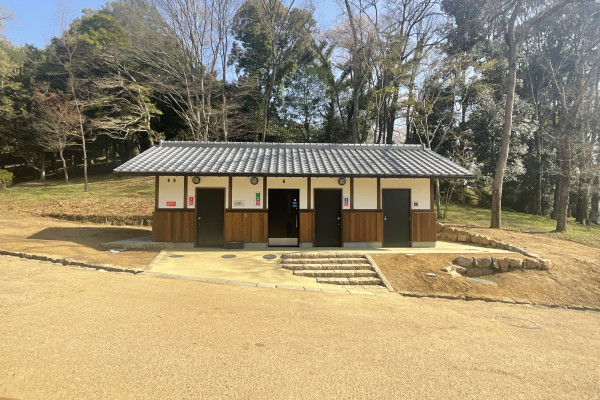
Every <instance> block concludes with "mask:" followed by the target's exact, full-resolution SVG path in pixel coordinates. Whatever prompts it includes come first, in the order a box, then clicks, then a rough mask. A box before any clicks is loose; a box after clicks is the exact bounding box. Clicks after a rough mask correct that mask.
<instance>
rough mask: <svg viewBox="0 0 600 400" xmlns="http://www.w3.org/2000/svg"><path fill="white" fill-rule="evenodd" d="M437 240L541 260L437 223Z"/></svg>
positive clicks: (493, 241)
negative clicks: (478, 246)
mask: <svg viewBox="0 0 600 400" xmlns="http://www.w3.org/2000/svg"><path fill="white" fill-rule="evenodd" d="M437 238H438V239H441V240H447V241H449V242H462V243H473V244H478V245H481V246H486V247H492V248H495V249H501V250H508V251H512V252H515V253H519V254H522V255H524V256H526V257H531V258H538V259H541V258H542V257H540V256H538V255H537V254H534V253H531V252H529V251H527V250H525V249H522V248H520V247H518V246H515V245H512V244H510V243H506V242H501V241H499V240H494V239H491V238H490V237H488V236H484V235H480V234H478V233H471V232H469V231H466V230H463V229H457V228H451V227H449V226H445V225H444V224H442V223H439V222H438V223H437Z"/></svg>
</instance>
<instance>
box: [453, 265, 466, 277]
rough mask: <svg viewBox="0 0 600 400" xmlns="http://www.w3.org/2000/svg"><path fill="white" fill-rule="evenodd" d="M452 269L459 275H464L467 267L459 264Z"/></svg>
mask: <svg viewBox="0 0 600 400" xmlns="http://www.w3.org/2000/svg"><path fill="white" fill-rule="evenodd" d="M454 271H455V272H458V273H459V274H461V275H465V274H466V273H467V269H466V268H465V267H461V266H455V267H454Z"/></svg>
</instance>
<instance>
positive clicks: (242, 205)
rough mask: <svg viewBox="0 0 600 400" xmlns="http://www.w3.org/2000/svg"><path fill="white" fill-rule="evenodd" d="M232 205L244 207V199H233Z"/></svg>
mask: <svg viewBox="0 0 600 400" xmlns="http://www.w3.org/2000/svg"><path fill="white" fill-rule="evenodd" d="M233 206H234V207H244V200H234V201H233Z"/></svg>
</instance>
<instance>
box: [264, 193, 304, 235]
mask: <svg viewBox="0 0 600 400" xmlns="http://www.w3.org/2000/svg"><path fill="white" fill-rule="evenodd" d="M268 198H269V246H298V237H299V235H298V233H299V231H300V230H299V222H300V221H299V215H298V210H299V209H300V190H299V189H269V197H268Z"/></svg>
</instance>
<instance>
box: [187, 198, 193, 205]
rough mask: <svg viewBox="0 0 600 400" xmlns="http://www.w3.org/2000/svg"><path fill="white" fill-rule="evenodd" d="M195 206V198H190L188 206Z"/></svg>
mask: <svg viewBox="0 0 600 400" xmlns="http://www.w3.org/2000/svg"><path fill="white" fill-rule="evenodd" d="M193 205H194V196H190V197H189V199H188V206H193Z"/></svg>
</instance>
